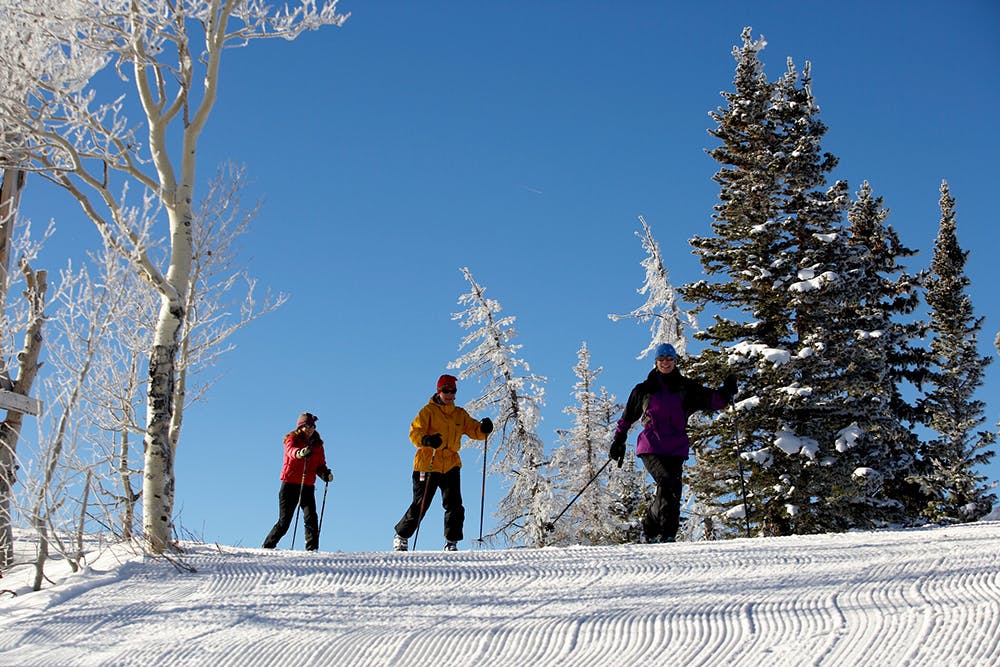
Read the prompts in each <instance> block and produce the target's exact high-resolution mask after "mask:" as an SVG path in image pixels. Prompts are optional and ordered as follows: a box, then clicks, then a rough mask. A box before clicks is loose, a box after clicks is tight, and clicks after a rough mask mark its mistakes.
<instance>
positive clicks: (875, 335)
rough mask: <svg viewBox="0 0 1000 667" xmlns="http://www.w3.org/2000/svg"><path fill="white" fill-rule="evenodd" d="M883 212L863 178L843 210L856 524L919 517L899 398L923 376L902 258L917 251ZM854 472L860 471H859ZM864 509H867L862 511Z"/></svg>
mask: <svg viewBox="0 0 1000 667" xmlns="http://www.w3.org/2000/svg"><path fill="white" fill-rule="evenodd" d="M888 216H889V210H888V209H886V208H885V207H884V206H883V203H882V198H881V197H875V196H874V194H873V192H872V188H871V185H870V184H869V183H868V181H865V182H864V183H862V185H861V189H860V190H859V191H858V193H857V197H856V200H855V201H854V202H852V204H851V207H850V209H849V211H848V216H847V217H848V221H849V222H850V243H851V245H852V247H853V248H854V249H855V250H856V251H857V252H856V253H855V257H854V260H855V265H854V267H853V268H852V269H851V270H852V271H854V272H856V273H857V274H858V275H860V276H861V277H862V279H863V280H862V282H863V285H864V289H863V290H861V291H860V292H859V293H857V295H856V297H855V298H852V299H850V300H848V301H847V302H845V304H844V310H845V324H849V323H850V320H852V319H853V320H854V324H853V326H852V327H851V331H852V335H853V337H854V339H855V342H854V348H855V352H854V354H853V355H852V356H851V360H850V363H849V364H848V365H847V366H846V367H845V369H844V370H845V372H847V373H849V374H850V376H851V383H850V386H849V392H848V393H847V394H846V395H845V396H844V401H845V402H846V403H849V404H851V405H852V408H853V409H854V410H855V411H856V412H858V413H860V417H859V419H858V422H857V424H858V425H859V429H858V430H857V431H855V432H854V433H852V435H853V436H857V437H856V438H855V439H853V440H851V439H849V438H848V439H845V440H844V441H842V442H841V443H840V445H839V446H840V448H842V449H844V455H845V456H847V457H850V456H851V454H853V453H862V452H863V453H865V454H866V456H865V457H864V458H862V459H860V460H859V461H858V465H859V469H857V470H856V471H855V473H854V474H853V475H852V476H853V478H854V479H856V480H858V481H859V482H862V483H864V484H865V485H866V486H868V490H869V491H870V493H869V494H867V495H866V496H865V497H864V498H863V499H861V500H860V502H861V505H859V506H858V507H857V508H856V510H855V511H856V513H857V514H858V515H859V516H858V518H859V525H865V521H864V520H865V519H867V523H868V524H869V525H877V524H878V523H880V522H885V521H907V520H911V519H913V518H914V517H916V516H918V515H919V512H920V509H921V505H922V502H921V499H920V493H919V489H918V488H917V487H916V486H915V485H914V484H913V482H912V481H911V479H912V475H913V473H914V466H915V464H916V453H917V448H918V439H917V436H916V434H915V432H914V426H915V425H916V423H917V421H918V410H917V408H916V406H915V405H913V404H911V403H910V402H909V401H907V400H906V399H905V398H904V392H903V389H904V387H905V386H907V385H919V383H920V382H921V381H922V379H923V376H924V374H925V369H926V366H927V359H926V354H925V352H924V351H923V350H922V349H920V348H919V347H916V346H915V345H914V342H915V341H917V340H919V339H920V338H921V337H922V336H923V334H924V331H925V330H926V324H925V323H924V322H922V321H919V320H914V319H913V318H912V313H913V312H914V311H915V310H916V308H917V306H918V305H919V303H920V293H919V286H920V277H919V276H914V275H911V274H910V273H908V272H907V271H906V269H905V267H904V266H903V260H905V259H907V258H909V257H912V256H914V255H915V254H916V251H915V250H912V249H910V248H908V247H906V246H904V245H903V244H902V243H901V242H900V239H899V236H898V234H897V233H896V231H895V230H894V229H893V228H892V227H891V226H889V225H887V224H886V220H887V218H888ZM858 470H860V472H858ZM866 507H867V508H868V510H869V511H867V512H866V511H865V508H866Z"/></svg>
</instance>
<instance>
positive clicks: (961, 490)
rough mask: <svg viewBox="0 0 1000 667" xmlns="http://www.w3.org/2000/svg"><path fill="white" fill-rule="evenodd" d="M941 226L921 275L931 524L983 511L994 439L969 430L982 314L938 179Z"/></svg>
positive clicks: (947, 195)
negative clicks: (926, 316)
mask: <svg viewBox="0 0 1000 667" xmlns="http://www.w3.org/2000/svg"><path fill="white" fill-rule="evenodd" d="M940 206H941V224H940V227H939V229H938V236H937V239H936V240H935V242H934V258H933V260H932V262H931V271H930V274H931V275H930V277H929V278H928V280H927V296H926V299H927V305H928V306H930V329H931V332H932V338H931V343H930V349H931V369H930V373H929V374H928V387H927V392H926V395H925V397H924V398H923V400H922V402H921V403H922V407H923V409H924V411H925V414H926V420H927V424H928V426H930V428H931V429H933V430H934V432H935V433H936V434H937V436H936V437H935V438H934V439H932V440H931V441H929V442H927V443H925V444H924V447H923V450H922V452H921V453H922V457H921V458H922V461H921V463H922V467H923V468H922V471H921V473H920V475H919V478H918V479H919V482H920V483H921V486H922V489H923V491H924V493H925V494H927V495H929V496H930V499H929V500H928V502H927V506H926V508H925V509H924V514H925V516H926V517H927V518H928V519H931V520H933V521H974V520H976V519H978V518H980V517H982V516H984V515H986V514H988V513H989V512H990V510H991V509H992V507H993V503H994V502H996V499H997V498H996V495H995V494H992V493H989V492H988V488H987V486H986V484H985V483H984V482H985V480H986V476H985V475H983V474H982V473H981V472H980V466H982V465H983V464H985V463H987V462H989V460H990V459H991V458H992V457H993V455H994V452H993V451H992V450H991V449H989V448H990V447H991V446H992V445H993V444H994V443H995V442H996V433H995V432H993V431H976V428H977V427H979V426H980V425H981V424H982V423H983V421H984V420H985V417H984V415H983V408H984V404H983V402H982V401H979V400H976V399H975V398H974V394H975V392H976V390H977V389H978V388H979V387H980V386H982V384H983V374H984V372H985V369H986V367H987V366H988V365H989V364H990V363H991V362H992V361H993V359H992V358H991V357H987V356H983V355H980V354H979V350H978V347H977V344H978V339H979V331H980V330H981V329H982V326H983V318H982V317H975V315H974V314H973V308H972V301H971V299H970V298H969V295H968V293H967V290H968V287H969V284H970V282H969V278H968V276H967V275H966V273H965V263H966V261H967V259H968V255H969V253H968V251H966V250H963V249H962V247H961V246H960V245H959V242H958V236H957V223H956V219H955V200H954V198H953V197H952V196H951V192H950V190H949V188H948V184H947V182H943V183H942V184H941V199H940Z"/></svg>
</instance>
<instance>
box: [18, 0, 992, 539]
mask: <svg viewBox="0 0 1000 667" xmlns="http://www.w3.org/2000/svg"><path fill="white" fill-rule="evenodd" d="M695 4H697V5H698V6H694V5H695ZM340 9H341V10H342V11H350V12H352V16H351V18H350V19H349V20H348V22H347V23H346V24H345V26H344V27H343V28H340V29H333V28H328V29H324V30H321V31H318V32H314V33H308V34H306V35H304V36H302V37H301V38H300V39H298V40H296V41H294V42H291V43H289V42H285V41H281V40H275V41H271V42H258V43H252V44H250V46H249V47H247V48H243V49H234V50H230V51H229V52H227V54H226V59H225V60H224V63H223V83H222V88H221V90H220V99H219V102H218V103H217V105H216V108H215V110H214V112H213V115H212V117H211V119H210V121H209V124H208V126H207V128H206V130H205V134H204V135H203V139H202V143H201V149H200V153H199V159H200V167H199V169H200V175H201V177H202V178H204V179H208V178H209V177H211V176H212V174H213V173H214V171H215V167H216V165H217V164H218V163H220V162H221V161H225V160H232V161H235V162H237V163H241V164H245V165H246V167H247V170H248V173H249V175H250V177H251V178H252V179H254V185H253V188H252V191H251V192H250V193H249V195H250V196H251V197H258V196H259V197H261V198H262V199H263V201H264V207H263V210H262V212H261V214H260V216H259V217H258V219H257V223H256V225H255V227H254V231H253V232H252V233H251V234H250V235H249V236H248V237H246V238H245V239H244V240H243V244H242V245H243V249H244V251H245V257H246V263H247V266H248V268H249V271H250V272H251V273H252V274H253V275H254V276H256V277H257V278H258V279H259V280H260V284H261V285H262V286H267V287H270V288H271V289H273V290H275V291H280V292H284V293H287V294H288V295H289V296H290V300H289V302H288V303H287V304H286V305H285V306H284V307H283V308H282V309H280V310H279V311H278V312H277V313H275V314H273V315H270V316H268V317H266V318H265V319H263V320H261V321H260V322H258V323H256V324H255V325H253V326H252V327H251V328H249V329H247V330H245V331H243V332H241V333H240V334H239V335H238V336H237V337H236V338H235V339H234V341H233V342H235V343H236V345H237V349H236V350H235V351H233V352H232V353H230V354H229V355H227V356H226V357H225V358H224V359H223V360H222V362H221V363H220V364H219V366H218V368H217V373H218V374H219V375H220V376H221V379H220V380H219V382H218V383H217V384H216V386H215V387H214V389H213V390H212V392H211V394H210V395H209V396H208V398H207V400H206V401H205V402H204V403H202V404H200V405H197V406H195V407H193V408H192V409H191V410H190V411H189V412H188V414H187V418H186V421H185V426H184V434H183V436H182V441H181V444H180V449H179V452H178V458H177V475H178V483H177V505H176V509H177V510H178V512H179V523H180V525H181V526H183V528H184V529H185V530H187V531H190V532H191V533H194V534H195V535H197V536H200V537H203V538H204V539H206V540H209V541H218V542H221V543H226V544H242V545H247V546H255V545H258V544H259V543H260V542H261V540H262V539H263V537H264V535H265V534H266V533H267V531H268V529H269V528H270V526H271V524H272V523H273V522H274V520H275V518H276V517H277V491H278V479H277V476H278V471H279V468H280V463H281V447H280V443H281V438H282V436H283V435H284V434H285V433H286V432H287V431H288V430H290V429H291V428H292V427H293V426H294V420H295V417H296V415H297V414H298V413H300V412H302V411H304V410H308V411H311V412H314V413H316V414H318V415H319V416H320V421H319V424H318V426H319V430H320V432H321V433H322V435H323V437H324V439H325V440H326V443H327V456H328V459H329V461H330V464H331V467H332V468H333V469H334V472H335V474H336V480H335V481H334V483H333V484H331V485H330V487H329V496H328V498H327V507H326V516H325V520H324V535H323V538H322V548H323V549H328V550H345V551H354V550H369V549H387V548H389V546H390V543H391V538H392V532H393V531H392V527H393V525H394V524H395V522H396V521H397V520H398V519H399V516H400V515H401V514H402V512H403V511H404V509H405V507H406V505H407V504H408V502H409V495H410V484H409V473H410V470H411V464H412V456H413V447H412V445H411V444H410V443H409V441H408V439H407V433H408V428H409V424H410V420H411V419H412V418H413V416H414V415H415V414H416V412H417V410H418V409H419V408H420V406H421V405H423V403H424V402H426V400H427V399H428V397H429V396H430V394H431V393H432V392H433V389H434V381H435V379H436V378H437V376H438V375H439V374H441V373H442V372H446V370H447V368H446V366H447V363H448V362H449V361H451V360H453V359H455V358H456V357H458V355H459V350H458V345H459V342H460V340H461V337H462V335H463V333H464V330H463V329H461V328H460V327H459V326H458V324H457V322H455V321H453V320H452V314H453V313H455V312H457V311H458V310H459V307H458V305H457V299H458V297H459V296H460V295H461V294H463V293H465V292H466V291H468V285H467V283H466V282H465V281H464V280H463V278H462V274H461V272H460V268H461V267H463V266H467V267H469V268H470V270H471V271H472V274H473V275H474V276H475V278H476V280H477V281H478V282H479V283H480V284H481V285H483V286H485V287H486V289H487V295H488V296H489V297H491V298H493V299H496V300H498V301H499V302H500V303H501V305H502V306H503V308H504V313H505V314H507V315H513V316H515V317H516V318H517V322H516V328H517V330H518V331H519V332H520V336H519V341H518V342H520V343H521V344H522V345H523V348H522V350H521V358H523V359H524V360H525V361H527V362H528V363H529V364H530V366H531V369H532V371H534V372H536V373H538V374H540V375H543V376H546V377H547V378H548V382H547V384H546V391H547V395H546V398H547V408H546V411H545V413H544V421H543V422H542V425H541V429H540V435H541V436H542V438H543V439H544V440H545V442H546V443H547V444H548V445H550V446H551V445H553V444H555V440H556V438H555V430H556V429H557V428H560V427H564V426H566V425H567V421H566V418H565V415H564V414H563V409H564V408H565V407H566V406H567V405H569V404H570V403H571V402H572V390H573V389H572V386H573V383H574V382H575V381H576V378H575V376H574V375H573V372H572V367H573V366H574V364H575V363H576V354H577V350H578V349H579V347H580V345H581V343H582V342H583V341H586V342H587V344H588V346H589V347H590V350H591V354H592V365H593V366H594V367H603V368H604V371H603V374H602V375H601V376H600V381H601V383H602V384H603V385H604V386H606V387H607V388H608V390H609V391H611V392H612V393H614V394H616V395H618V396H619V398H620V399H622V400H623V399H624V398H625V397H626V396H627V394H628V392H629V390H630V389H631V387H632V385H633V384H634V383H635V382H637V381H639V379H641V378H642V377H643V376H644V375H645V373H646V372H647V371H648V368H649V367H650V366H651V364H650V362H649V361H647V360H642V361H640V360H636V358H635V357H636V355H637V354H638V353H639V352H640V351H641V350H642V349H644V347H645V346H646V343H647V340H648V337H649V330H648V328H647V327H645V326H638V325H636V324H634V323H630V322H618V323H614V322H611V321H610V320H609V319H608V318H607V314H608V313H613V312H614V313H624V312H628V311H629V310H631V309H633V308H634V307H636V306H637V305H639V304H640V303H641V297H640V296H639V295H638V294H636V289H637V288H639V287H640V286H641V283H642V280H643V278H644V273H643V269H642V268H641V267H640V265H639V262H640V261H642V259H643V258H644V253H643V251H642V248H641V245H640V242H639V240H638V238H636V237H635V235H634V232H636V231H637V230H638V229H639V225H638V222H637V219H636V218H637V216H639V215H642V216H644V217H645V219H646V220H647V221H648V222H649V223H650V225H651V227H652V229H653V232H654V234H655V236H656V237H657V239H658V241H659V242H660V245H661V248H662V250H663V253H664V256H665V258H666V260H667V262H668V268H669V270H670V272H671V277H672V279H673V281H674V283H675V284H678V285H679V284H682V283H684V282H688V281H691V280H695V279H697V278H698V277H699V275H700V272H701V269H700V265H699V264H698V261H697V259H696V258H695V257H694V256H693V255H692V254H691V252H690V247H689V245H688V244H687V240H688V239H689V238H690V237H691V236H693V235H695V234H703V235H704V234H709V233H710V226H709V225H710V222H711V214H712V206H713V205H714V204H715V203H716V200H717V196H718V186H717V185H715V184H714V183H713V182H712V180H711V176H712V174H713V173H714V171H716V169H717V168H718V166H717V165H716V164H715V163H714V162H713V161H712V160H711V159H710V158H709V157H708V156H707V155H706V153H705V151H706V149H708V148H711V147H712V146H714V143H713V140H712V138H711V137H710V136H709V135H708V134H707V130H708V129H710V128H711V127H712V121H711V119H710V118H709V116H708V112H709V111H710V110H712V109H714V108H716V107H717V106H719V105H721V104H722V103H723V100H722V98H721V97H720V91H723V90H730V89H731V82H732V79H733V72H734V66H735V63H734V60H733V58H732V55H731V51H732V48H733V46H734V45H736V44H738V43H739V42H740V31H741V30H742V28H743V27H744V26H747V25H750V26H752V27H753V30H754V34H755V35H763V36H764V37H765V38H766V39H767V41H768V47H767V49H766V50H765V51H764V53H763V60H764V62H765V65H766V71H767V74H768V76H769V78H770V79H772V80H773V79H774V78H776V77H777V76H779V75H780V74H781V73H782V72H783V71H784V69H785V60H786V58H787V57H789V56H790V57H792V58H793V59H794V60H795V62H796V64H797V65H798V66H799V67H800V68H801V66H802V65H803V64H804V63H805V61H807V60H808V61H810V62H811V63H812V68H813V70H812V71H813V79H814V82H813V92H814V94H815V96H816V98H817V100H818V103H819V105H820V107H821V109H822V118H823V120H824V121H825V122H826V124H827V125H828V126H829V128H830V130H829V132H828V134H827V136H826V138H825V141H824V148H825V150H827V151H829V152H832V153H833V154H835V155H837V156H838V157H839V158H840V166H839V168H838V170H837V173H836V176H837V177H838V178H844V179H846V180H848V182H849V183H850V186H851V189H852V191H856V190H857V189H858V187H859V186H860V184H861V182H862V181H863V180H865V179H867V180H869V181H871V183H872V186H873V188H874V191H875V193H876V194H877V195H878V196H882V197H884V199H885V205H886V206H888V207H889V208H890V209H891V210H892V215H891V216H890V218H889V222H890V224H892V225H893V226H894V227H895V228H896V229H897V230H898V231H899V233H900V235H901V236H902V240H903V242H904V243H906V244H907V245H909V246H911V247H915V248H919V249H920V250H921V254H920V255H919V256H917V257H916V258H914V260H913V261H912V262H911V263H910V264H909V266H908V268H910V269H912V270H917V269H920V268H924V267H926V266H927V265H928V264H929V262H930V255H931V251H932V247H933V240H934V237H935V235H936V233H937V225H938V222H939V219H940V211H939V208H938V198H939V186H940V184H941V181H942V179H946V180H947V181H948V182H949V185H950V187H951V191H952V195H953V196H954V197H955V198H956V200H957V213H958V225H959V227H958V234H959V240H960V242H961V243H962V245H963V247H965V248H966V249H969V250H971V251H972V254H971V257H970V259H969V264H968V267H967V268H968V274H969V276H970V278H971V279H972V281H973V290H972V296H973V300H974V305H975V309H976V313H977V314H978V315H982V316H985V318H986V321H985V325H984V329H983V336H982V338H983V340H982V341H981V350H982V352H983V353H985V354H994V356H995V350H994V348H993V347H992V341H993V337H994V336H995V335H996V332H997V331H998V330H1000V301H998V297H997V293H996V290H995V288H994V286H995V284H996V282H997V278H998V272H997V268H996V262H995V261H994V258H993V256H992V254H991V251H992V250H993V246H994V241H995V238H996V233H995V231H994V224H995V215H996V214H995V209H994V206H993V205H992V202H993V194H994V191H995V183H994V180H995V179H994V178H993V173H994V171H993V169H992V168H993V166H994V158H995V156H996V155H997V154H998V153H1000V138H998V133H997V132H996V131H995V128H994V127H993V124H994V121H995V111H996V109H997V108H1000V74H998V72H1000V7H998V6H997V5H996V3H995V2H992V1H986V0H983V1H970V2H955V3H949V5H948V6H947V7H945V6H943V5H942V4H941V3H938V2H927V1H923V0H920V1H908V2H902V1H900V2H878V3H870V2H856V1H853V0H850V1H846V2H839V3H836V4H830V3H819V2H801V1H800V2H755V3H737V2H731V3H730V2H704V3H679V2H627V3H615V4H609V3H597V2H588V1H584V2H573V3H570V2H535V3H496V2H494V3H445V2H421V3H408V2H403V1H398V2H397V1H392V2H377V1H373V2H361V1H353V2H348V1H347V0H344V2H342V4H341V5H340ZM64 204H65V206H64ZM22 214H23V215H27V216H29V217H30V218H32V219H33V220H35V221H44V220H47V219H48V218H49V217H51V216H53V215H54V216H56V222H57V225H58V226H59V231H58V233H57V238H56V239H54V241H53V244H52V248H53V252H56V251H58V250H59V249H60V248H63V249H65V248H71V247H73V248H75V247H79V245H81V244H89V243H93V242H94V240H95V238H96V232H95V231H94V229H93V226H92V225H91V224H90V223H88V222H87V221H85V220H83V219H81V217H80V214H79V213H78V209H76V208H75V206H74V205H69V204H66V203H65V202H63V201H62V199H61V195H59V194H58V193H56V194H52V193H51V192H49V191H46V190H45V189H44V188H43V187H41V186H40V185H39V182H38V181H37V179H36V180H34V181H29V185H28V189H27V190H26V192H25V194H24V200H23V202H22ZM998 373H1000V366H997V365H994V366H993V367H991V368H990V369H989V371H988V375H987V381H986V386H985V387H984V388H983V390H982V391H981V392H980V394H979V396H978V397H979V398H980V399H982V400H984V401H986V403H987V418H988V419H987V426H992V425H994V424H995V422H996V421H997V418H998V415H1000V389H998V383H1000V380H998V377H1000V376H998ZM475 393H476V387H475V386H473V385H471V384H463V385H461V386H460V387H459V395H458V402H459V403H460V404H461V403H463V402H465V400H468V398H471V397H472V396H474V395H475ZM478 416H482V415H478ZM480 471H481V458H479V456H478V455H477V452H476V451H474V450H468V451H467V452H466V456H465V471H464V478H463V482H464V492H465V500H466V509H467V513H468V518H467V521H466V538H467V541H466V543H465V544H464V545H462V546H463V547H465V548H472V547H473V543H472V542H471V541H470V538H474V537H476V536H478V530H479V529H478V516H479V503H480V498H479V496H480V493H479V491H480V481H481V477H480ZM988 473H989V475H990V477H991V479H993V480H998V479H1000V463H997V462H994V463H993V465H992V466H991V467H990V468H989V470H988ZM500 495H501V492H500V488H499V480H497V479H494V478H491V479H490V480H488V482H487V499H486V515H487V526H486V530H487V532H488V531H489V528H490V519H489V517H490V514H491V512H492V509H493V508H494V507H495V506H496V501H497V500H498V498H499V497H500ZM298 532H299V541H298V544H297V545H296V546H297V547H299V548H301V529H300V530H299V531H298ZM289 538H290V536H289ZM289 538H286V539H285V541H284V542H283V543H282V546H287V544H288V541H289ZM420 542H421V545H422V546H423V547H424V548H440V546H441V544H439V543H443V537H442V536H441V511H440V508H439V505H438V501H437V500H435V507H434V509H432V511H431V512H430V513H429V514H428V518H427V523H426V524H425V526H424V528H423V529H422V530H421V538H420Z"/></svg>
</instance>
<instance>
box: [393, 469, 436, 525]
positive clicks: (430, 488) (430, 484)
mask: <svg viewBox="0 0 1000 667" xmlns="http://www.w3.org/2000/svg"><path fill="white" fill-rule="evenodd" d="M437 476H438V475H437V474H436V473H421V472H416V471H414V472H413V501H412V502H411V503H410V506H409V507H408V508H407V509H406V512H405V513H404V514H403V518H401V519H400V520H399V522H398V523H397V524H396V534H397V535H399V536H400V537H405V538H407V539H409V538H410V537H412V536H413V533H415V532H416V530H417V526H418V525H420V521H421V520H422V519H423V518H424V517H423V514H426V513H427V506H428V505H430V503H431V500H432V499H433V498H434V491H435V489H436V488H437V486H436V480H435V478H436V477H437ZM425 492H426V494H427V499H426V501H425V500H424V493H425ZM421 507H422V508H423V513H421Z"/></svg>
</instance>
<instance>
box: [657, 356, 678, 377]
mask: <svg viewBox="0 0 1000 667" xmlns="http://www.w3.org/2000/svg"><path fill="white" fill-rule="evenodd" d="M676 366H677V360H676V359H674V358H673V357H657V358H656V370H658V371H660V372H661V373H663V374H664V375H666V374H667V373H672V372H673V370H674V368H675V367H676Z"/></svg>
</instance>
